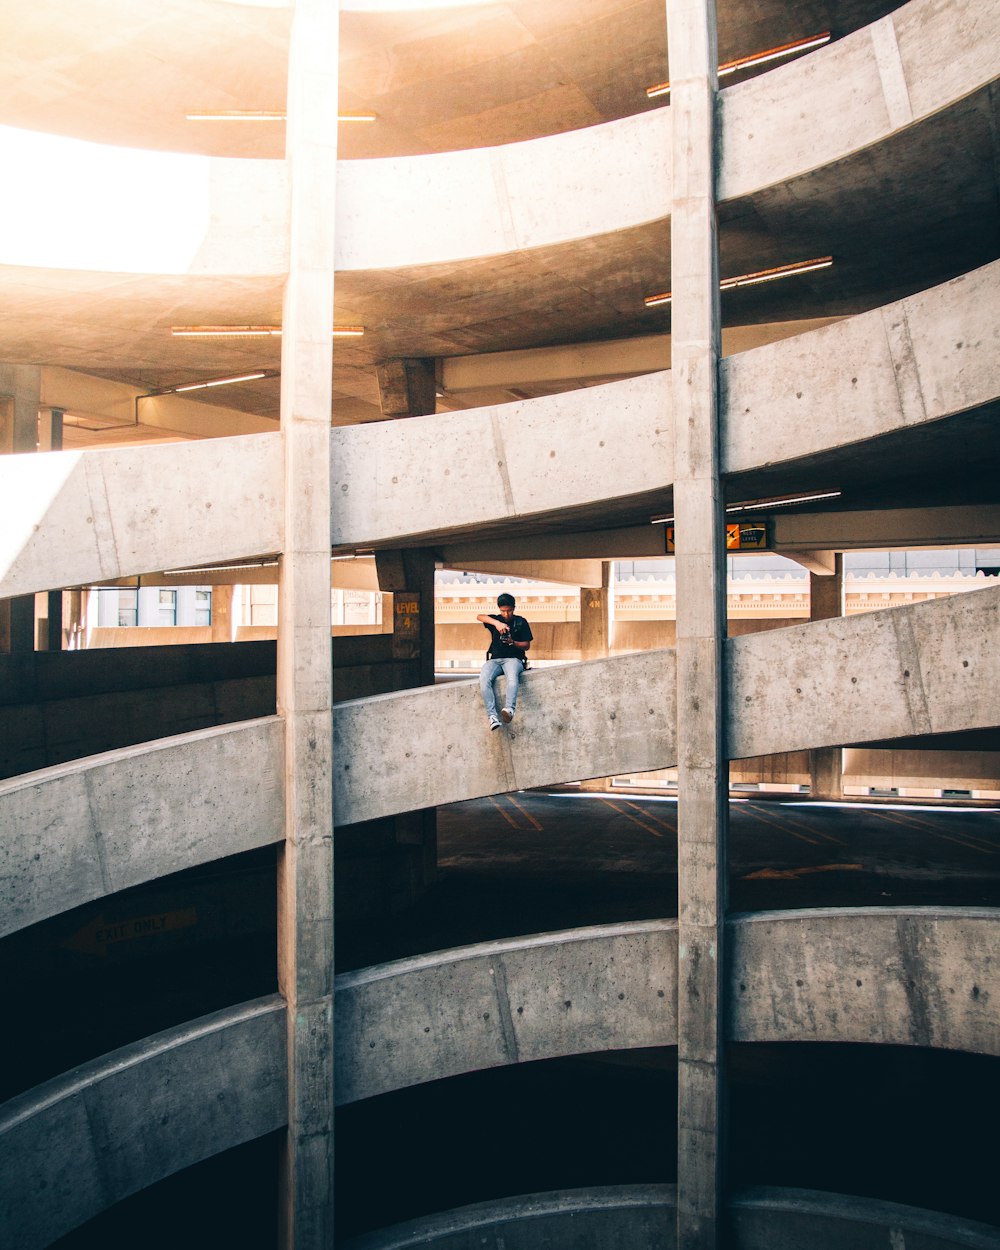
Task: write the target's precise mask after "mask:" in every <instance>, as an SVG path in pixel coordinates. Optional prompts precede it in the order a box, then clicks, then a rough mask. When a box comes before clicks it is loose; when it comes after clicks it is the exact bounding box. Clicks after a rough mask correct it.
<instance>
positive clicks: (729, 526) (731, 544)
mask: <svg viewBox="0 0 1000 1250" xmlns="http://www.w3.org/2000/svg"><path fill="white" fill-rule="evenodd" d="M666 539H667V555H670V556H672V555H673V554H674V550H675V548H674V527H673V526H672V525H668V526H667V527H666ZM768 547H769V542H768V532H767V521H766V519H763V518H762V519H760V520H757V521H732V522H729V521H727V522H726V550H727V551H766V550H767V549H768Z"/></svg>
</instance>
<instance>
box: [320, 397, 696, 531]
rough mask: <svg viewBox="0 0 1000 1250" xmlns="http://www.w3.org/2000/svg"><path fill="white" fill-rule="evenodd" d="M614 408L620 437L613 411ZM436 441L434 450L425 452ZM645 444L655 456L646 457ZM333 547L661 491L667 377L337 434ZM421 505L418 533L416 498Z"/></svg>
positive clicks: (667, 456) (668, 445)
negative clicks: (611, 423)
mask: <svg viewBox="0 0 1000 1250" xmlns="http://www.w3.org/2000/svg"><path fill="white" fill-rule="evenodd" d="M610 408H613V409H614V413H615V437H614V438H609V437H608V426H607V414H608V410H609V409H610ZM431 445H433V447H434V455H433V456H428V455H426V454H424V453H425V452H426V449H427V447H428V446H431ZM639 446H641V447H642V448H643V449H644V452H645V454H643V455H641V456H637V455H635V454H634V449H635V448H636V447H639ZM331 458H332V465H333V468H332V476H333V481H332V490H331V495H332V505H331V506H332V516H331V543H332V545H333V546H334V547H337V546H358V545H361V546H363V545H366V544H367V543H370V542H375V541H378V542H386V541H389V540H391V539H392V538H394V537H402V536H408V535H409V536H412V535H413V534H414V533H417V532H422V533H445V532H447V531H448V530H451V529H455V528H460V527H471V526H478V525H481V524H483V523H484V522H495V521H499V520H508V521H510V520H515V519H518V518H521V517H527V516H532V515H536V514H540V513H545V512H551V511H553V510H555V509H565V508H573V507H580V506H581V505H585V504H589V503H593V502H595V501H600V500H610V499H613V498H616V497H617V496H619V495H634V494H642V493H646V492H649V491H652V490H656V489H659V488H662V486H663V484H664V482H669V480H670V478H671V477H672V475H673V430H672V423H671V420H670V401H669V374H667V373H659V374H652V375H649V376H647V377H642V378H633V379H629V380H628V381H625V382H617V383H612V384H610V385H607V386H599V387H594V388H593V389H590V390H586V391H578V392H570V393H568V394H565V395H554V396H551V397H547V398H544V399H535V400H529V401H526V402H524V403H518V404H504V405H503V406H502V407H493V408H482V409H474V410H472V411H470V412H463V413H447V414H445V413H443V414H441V415H439V416H436V417H412V418H408V419H406V420H401V421H391V422H382V423H379V424H377V425H358V426H349V427H345V428H342V429H337V430H334V432H333V440H332V447H331ZM415 497H419V498H420V499H421V501H422V503H421V508H420V511H419V514H418V516H419V521H417V522H416V524H418V525H419V526H420V529H419V531H418V530H415V528H414V525H415V519H414V510H413V500H414V498H415Z"/></svg>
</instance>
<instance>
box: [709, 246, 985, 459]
mask: <svg viewBox="0 0 1000 1250" xmlns="http://www.w3.org/2000/svg"><path fill="white" fill-rule="evenodd" d="M998 324H1000V262H996V263H994V264H992V265H984V266H983V267H982V268H981V269H976V270H974V271H973V272H972V273H967V274H963V275H962V277H960V278H956V279H955V280H954V281H952V282H946V283H944V284H943V285H941V286H937V287H933V288H931V289H930V290H927V291H922V292H921V293H920V294H919V295H914V296H911V297H910V298H909V299H904V300H899V301H897V302H896V303H893V304H887V305H886V306H885V307H883V308H879V309H877V310H876V311H874V312H870V313H862V314H861V315H859V316H857V317H850V318H848V319H847V320H845V321H840V322H838V323H837V324H836V325H832V326H826V327H824V328H821V329H819V330H814V331H811V332H809V333H808V334H802V335H798V336H797V337H795V338H792V339H786V340H784V341H783V342H781V343H770V344H767V345H765V346H763V347H758V348H754V349H753V350H752V351H749V352H743V353H741V354H740V355H738V356H731V357H729V358H728V359H726V360H725V361H723V362H722V386H723V393H724V395H725V397H726V398H725V402H726V409H727V414H728V420H727V421H726V422H725V424H724V426H723V432H722V458H723V464H724V466H725V469H726V471H727V472H728V473H739V472H743V471H745V470H747V469H752V468H756V467H758V466H759V465H761V464H764V463H773V462H774V461H775V460H776V459H780V460H795V459H797V458H799V457H803V456H808V455H815V454H816V453H818V452H822V451H829V450H831V449H833V448H836V447H846V446H849V445H851V444H852V443H861V442H863V441H865V440H866V439H870V438H875V437H877V436H878V435H880V434H888V433H891V432H892V431H895V430H901V429H904V428H907V427H913V426H918V425H922V424H923V423H925V422H930V421H937V420H940V419H941V418H943V417H946V416H950V415H951V414H953V413H958V412H963V411H966V410H967V409H970V408H975V407H977V406H978V405H981V404H986V403H990V402H992V401H995V400H996V399H997V391H998V386H1000V376H998V373H997V368H996V360H997V352H998V348H1000V328H998Z"/></svg>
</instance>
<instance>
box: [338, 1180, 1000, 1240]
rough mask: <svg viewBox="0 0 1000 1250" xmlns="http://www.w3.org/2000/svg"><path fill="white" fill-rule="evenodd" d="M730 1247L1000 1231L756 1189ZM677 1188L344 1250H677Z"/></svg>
mask: <svg viewBox="0 0 1000 1250" xmlns="http://www.w3.org/2000/svg"><path fill="white" fill-rule="evenodd" d="M728 1207H729V1212H730V1215H731V1217H732V1221H733V1224H732V1228H731V1232H730V1235H731V1237H732V1239H733V1240H732V1241H731V1242H727V1245H729V1246H731V1248H732V1250H802V1247H804V1246H808V1247H810V1250H812V1248H815V1250H824V1248H825V1247H829V1248H830V1250H844V1247H846V1246H850V1247H851V1250H886V1248H887V1247H889V1248H892V1247H900V1248H902V1247H904V1246H905V1250H995V1247H996V1246H997V1244H998V1238H1000V1229H996V1228H992V1227H989V1226H988V1225H986V1224H980V1223H978V1222H974V1221H972V1220H963V1219H960V1218H959V1217H957V1216H954V1215H944V1214H940V1213H938V1212H936V1211H923V1210H920V1209H919V1208H917V1207H907V1206H903V1205H901V1204H900V1203H896V1202H881V1201H879V1200H878V1199H875V1198H853V1197H849V1196H847V1195H844V1194H832V1193H825V1192H820V1191H817V1190H811V1189H778V1188H773V1187H770V1186H768V1187H764V1186H754V1187H753V1188H747V1189H743V1190H739V1191H737V1192H736V1193H735V1194H734V1195H733V1196H732V1197H731V1199H730V1201H729V1203H728ZM676 1212H677V1187H676V1186H675V1185H608V1186H601V1187H595V1188H593V1189H566V1190H555V1191H553V1192H551V1193H544V1194H527V1195H524V1196H519V1197H516V1198H504V1199H501V1200H500V1201H497V1202H480V1203H476V1204H475V1205H474V1206H468V1207H459V1208H457V1209H456V1210H454V1211H444V1212H441V1213H440V1214H436V1215H428V1216H424V1217H423V1218H422V1219H417V1220H409V1221H407V1223H405V1224H397V1225H395V1226H394V1227H393V1228H385V1229H379V1230H378V1231H377V1232H374V1233H369V1234H367V1235H365V1236H363V1237H355V1238H352V1239H351V1240H350V1241H348V1242H347V1243H346V1244H345V1246H344V1250H416V1247H418V1246H419V1247H422V1248H423V1250H483V1248H484V1247H486V1248H488V1250H673V1247H675V1246H676V1244H677V1242H676V1229H675V1226H674V1220H675V1218H676Z"/></svg>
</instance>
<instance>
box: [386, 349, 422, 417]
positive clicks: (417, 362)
mask: <svg viewBox="0 0 1000 1250" xmlns="http://www.w3.org/2000/svg"><path fill="white" fill-rule="evenodd" d="M377 373H378V391H379V401H380V403H381V405H382V415H383V416H384V417H424V416H429V415H430V414H432V413H433V412H434V411H435V407H436V401H437V380H436V376H435V365H434V360H433V358H430V359H424V358H416V359H413V360H386V361H385V362H384V363H383V364H380V365H379V366H378V367H377Z"/></svg>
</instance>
